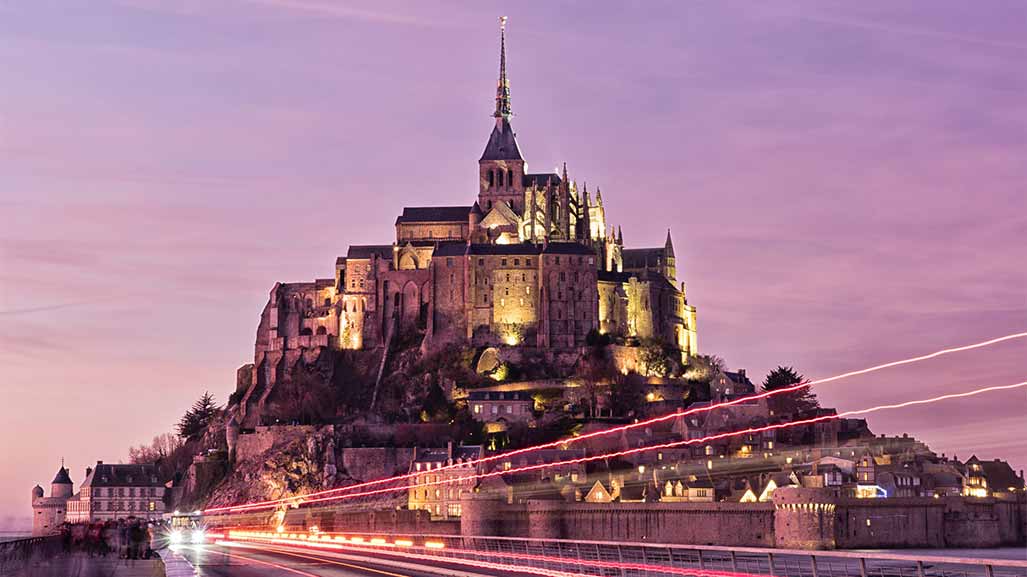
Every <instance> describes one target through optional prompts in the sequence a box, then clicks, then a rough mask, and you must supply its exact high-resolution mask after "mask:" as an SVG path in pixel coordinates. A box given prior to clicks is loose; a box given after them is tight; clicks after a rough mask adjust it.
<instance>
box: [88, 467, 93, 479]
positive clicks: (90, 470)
mask: <svg viewBox="0 0 1027 577" xmlns="http://www.w3.org/2000/svg"><path fill="white" fill-rule="evenodd" d="M92 474H93V468H92V467H86V477H88V476H89V475H92Z"/></svg>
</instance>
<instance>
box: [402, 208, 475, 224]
mask: <svg viewBox="0 0 1027 577" xmlns="http://www.w3.org/2000/svg"><path fill="white" fill-rule="evenodd" d="M470 212H471V207H469V206H404V207H403V214H401V215H399V216H398V217H396V224H401V223H405V222H460V223H465V222H467V215H468V213H470Z"/></svg>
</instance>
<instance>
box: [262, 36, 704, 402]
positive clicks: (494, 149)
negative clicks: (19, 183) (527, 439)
mask: <svg viewBox="0 0 1027 577" xmlns="http://www.w3.org/2000/svg"><path fill="white" fill-rule="evenodd" d="M511 110H512V109H511V99H510V82H509V79H508V77H507V68H506V35H505V28H504V30H503V32H502V34H501V39H500V70H499V81H498V83H497V88H496V96H495V111H494V113H493V117H494V120H495V122H494V125H493V126H492V129H491V133H490V134H489V137H488V141H487V142H486V145H485V149H484V151H483V153H482V155H481V158H479V160H478V167H477V174H478V190H477V194H476V196H475V198H474V199H473V201H472V202H471V203H470V204H468V205H462V206H408V207H404V208H403V209H402V212H401V213H400V215H399V216H398V217H397V218H396V221H395V230H394V232H395V237H394V239H393V240H392V241H391V242H390V243H388V244H380V245H360V246H351V247H349V250H348V251H347V253H346V256H344V257H339V258H337V260H336V263H335V272H334V276H333V277H332V278H323V279H317V280H315V281H313V282H305V283H278V284H276V285H275V286H274V287H273V288H272V290H271V293H270V297H269V299H268V302H267V305H266V306H265V308H264V310H263V313H262V314H261V318H260V324H259V326H258V329H257V339H256V347H255V359H254V367H253V369H252V370H253V375H252V379H250V381H251V382H252V383H253V388H254V389H255V390H259V391H265V392H266V391H268V390H269V389H270V388H271V387H273V385H274V382H275V381H277V380H278V379H279V378H282V377H283V376H287V375H288V373H289V372H290V370H291V368H292V367H293V366H294V365H295V363H296V361H297V360H298V359H299V358H300V357H301V356H302V355H304V354H305V353H309V352H310V351H317V350H319V349H320V348H323V347H333V348H338V349H377V348H384V349H386V350H387V349H388V347H389V346H390V343H391V342H392V340H393V339H394V337H396V336H397V335H400V336H405V337H414V338H416V339H419V341H420V342H421V343H422V344H423V346H424V347H425V349H426V350H430V349H437V348H438V347H441V346H443V345H445V344H448V343H469V344H474V345H481V344H507V345H524V346H534V347H542V348H550V349H562V350H567V349H573V348H574V347H579V346H581V345H583V344H585V339H586V336H587V335H588V334H589V333H590V332H591V331H593V330H597V331H600V332H604V333H614V334H619V335H623V336H625V337H638V338H658V339H661V340H664V341H666V342H667V343H671V344H673V345H674V346H675V347H676V348H678V349H679V350H680V352H681V354H682V356H683V357H687V356H688V355H694V354H696V352H697V338H696V311H695V307H693V306H692V305H690V304H688V300H687V298H686V293H685V284H684V283H683V282H679V281H678V278H677V276H678V271H679V268H680V266H679V263H678V262H677V260H676V256H675V253H674V246H673V243H672V241H671V237H670V231H669V230H668V233H667V237H666V242H665V243H664V246H662V247H656V248H638V249H629V248H625V246H624V235H623V232H622V231H621V229H620V227H617V228H616V233H614V229H613V227H612V226H611V225H610V224H609V223H608V222H607V215H606V209H605V207H604V205H603V196H602V192H601V191H600V190H599V189H598V188H597V189H596V191H595V197H594V198H593V197H592V194H591V193H590V192H589V191H588V189H587V187H586V185H585V184H584V183H581V184H580V185H579V183H578V182H577V181H576V180H574V179H572V178H571V177H570V176H569V174H568V170H567V167H566V164H565V165H564V166H563V169H562V170H561V171H560V172H559V173H556V172H553V173H549V172H540V173H535V172H530V171H529V169H528V163H527V161H526V160H525V158H524V156H523V155H522V153H521V148H520V146H519V144H518V141H517V136H516V134H515V132H514V129H513V126H512V124H511V116H512V112H511ZM404 342H410V339H409V338H407V339H404Z"/></svg>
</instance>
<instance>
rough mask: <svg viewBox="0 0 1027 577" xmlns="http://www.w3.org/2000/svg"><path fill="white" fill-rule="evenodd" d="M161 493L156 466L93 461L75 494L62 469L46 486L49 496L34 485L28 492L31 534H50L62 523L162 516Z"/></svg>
mask: <svg viewBox="0 0 1027 577" xmlns="http://www.w3.org/2000/svg"><path fill="white" fill-rule="evenodd" d="M164 492H165V486H164V484H163V483H161V482H160V479H159V478H158V476H157V467H156V465H152V464H138V465H120V464H119V465H107V464H104V462H103V461H97V462H96V467H87V468H86V476H85V479H84V480H83V481H82V485H81V487H79V492H78V493H75V492H74V485H73V484H72V482H71V477H70V475H69V474H68V470H67V469H65V468H64V467H63V466H62V467H61V468H60V470H59V471H57V476H56V477H54V480H53V483H51V485H50V496H49V497H44V496H43V489H42V487H40V486H38V485H36V487H34V488H33V489H32V513H33V514H32V534H33V535H47V534H50V533H54V532H56V531H57V530H58V528H59V527H60V525H61V524H62V523H64V522H65V521H67V522H69V523H83V522H91V521H106V520H111V519H120V518H127V517H141V518H146V519H157V518H160V516H161V515H162V514H163V513H164Z"/></svg>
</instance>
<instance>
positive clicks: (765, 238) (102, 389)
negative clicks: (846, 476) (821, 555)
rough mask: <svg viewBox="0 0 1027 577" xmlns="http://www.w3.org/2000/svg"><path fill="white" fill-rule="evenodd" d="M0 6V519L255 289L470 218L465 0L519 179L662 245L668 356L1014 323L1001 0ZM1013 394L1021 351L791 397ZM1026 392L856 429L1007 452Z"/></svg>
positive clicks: (173, 394) (1016, 184)
mask: <svg viewBox="0 0 1027 577" xmlns="http://www.w3.org/2000/svg"><path fill="white" fill-rule="evenodd" d="M986 6H987V9H986V10H985V9H982V5H980V4H977V3H967V2H961V1H953V2H941V1H927V0H924V1H920V2H905V1H893V0H887V1H886V0H881V1H879V2H825V1H810V2H759V3H757V2H720V1H717V2H713V1H710V2H678V1H668V2H662V3H660V2H638V3H634V2H632V3H617V4H613V3H599V2H594V1H584V0H583V1H581V2H572V1H546V2H542V1H539V2H515V3H514V2H510V3H499V2H479V1H473V2H472V1H467V2H445V3H434V2H406V3H403V2H389V3H382V2H372V1H368V2H344V1H343V0H116V1H115V0H78V1H74V0H67V1H58V0H50V1H34V0H0V391H2V393H3V396H2V398H3V403H2V405H0V438H2V439H3V447H4V448H3V450H2V453H0V525H3V524H4V519H5V518H9V517H17V518H22V517H25V518H27V517H28V516H29V515H30V509H29V504H30V490H31V488H32V486H33V485H34V484H36V483H40V484H42V485H44V487H47V489H48V488H49V486H48V484H49V482H50V480H51V479H52V478H53V476H54V473H55V472H56V470H57V468H58V466H59V463H60V459H61V457H65V458H66V460H67V462H68V464H69V466H70V467H71V475H72V478H73V479H74V481H75V482H76V486H77V483H78V482H80V481H81V480H82V477H83V470H84V468H85V467H86V466H87V465H88V464H90V463H91V462H95V461H96V460H104V461H108V462H116V461H118V460H123V459H126V458H127V449H128V447H129V446H130V445H134V444H139V443H143V442H147V441H148V440H149V439H150V438H152V437H153V436H154V435H156V434H158V433H161V432H165V431H168V430H170V429H171V427H172V426H173V424H174V423H175V421H176V420H177V419H178V417H179V416H180V415H181V414H182V412H184V410H185V409H186V408H187V407H188V405H189V404H190V403H192V402H193V401H194V400H195V399H196V398H198V397H199V396H200V395H201V394H202V393H203V392H204V391H205V390H209V391H211V392H213V393H214V394H215V395H216V396H217V398H218V399H219V400H220V401H221V402H224V401H225V400H226V399H227V397H228V394H229V393H230V392H231V391H232V389H233V387H234V378H235V369H236V368H237V367H238V366H239V365H241V364H243V363H246V362H249V361H251V360H252V355H253V348H252V347H253V338H254V334H255V330H256V325H257V320H258V316H259V314H260V310H261V307H262V306H263V304H264V302H265V301H266V299H267V296H268V291H269V290H270V289H271V287H272V285H273V284H274V282H275V281H308V280H312V279H314V278H324V277H331V276H332V274H333V270H334V268H333V265H334V259H335V257H336V256H337V255H340V254H345V252H346V247H347V246H348V245H349V244H362V243H388V242H391V240H392V239H393V236H394V229H393V222H394V220H395V217H396V215H397V214H398V213H399V212H400V211H401V209H402V207H403V206H404V205H432V204H437V205H457V204H470V203H471V202H472V201H473V200H474V198H475V195H476V191H477V189H476V186H477V180H476V179H477V174H478V173H477V160H478V157H479V156H480V155H481V151H482V149H483V148H484V145H485V142H486V140H487V137H488V134H489V131H490V129H491V126H492V122H493V120H492V118H491V116H490V114H491V112H492V110H493V108H494V103H493V96H494V93H495V81H496V73H497V66H498V25H497V21H496V19H497V17H498V16H499V15H500V14H506V15H507V16H509V18H510V20H509V23H508V51H509V74H510V79H511V91H512V101H513V111H514V119H513V124H514V127H515V129H516V130H517V133H518V139H519V143H520V146H521V150H522V151H523V153H524V155H525V157H526V158H527V160H528V162H529V163H530V165H531V169H532V171H535V172H542V171H545V170H547V169H551V168H552V167H554V166H556V165H557V164H558V163H562V162H564V161H566V162H567V165H568V169H569V171H570V175H571V177H572V178H575V179H576V180H578V181H579V183H580V182H582V181H586V182H587V183H588V186H589V189H590V190H593V189H594V187H601V188H602V191H603V198H604V200H605V202H606V207H607V215H608V219H609V220H610V221H611V222H612V223H613V224H616V225H621V226H622V227H623V230H624V239H625V243H626V244H627V245H628V246H629V247H639V246H650V245H660V244H662V242H663V239H664V236H665V235H666V230H667V228H668V227H669V228H671V229H672V230H673V238H674V243H675V249H676V252H677V257H678V276H679V279H682V280H685V281H687V283H688V298H689V302H690V303H691V304H694V305H695V306H696V307H698V314H699V321H698V329H699V346H700V349H701V351H702V352H705V353H711V354H716V355H719V356H721V357H723V358H724V359H726V361H727V363H728V365H729V366H731V367H735V368H737V367H743V368H746V369H748V370H749V372H750V373H751V374H752V375H753V377H754V380H755V379H756V378H758V379H760V380H762V378H763V375H764V374H765V373H766V372H767V371H768V370H769V369H772V368H773V367H774V366H776V365H778V364H785V365H793V366H795V367H796V368H797V369H798V370H799V371H800V372H802V373H803V374H805V375H807V376H809V377H824V376H829V375H832V374H835V373H839V372H843V371H847V370H852V369H856V368H861V367H863V366H866V365H871V364H876V363H880V362H885V361H889V360H894V359H898V358H903V357H906V356H911V355H915V354H922V353H926V352H931V351H933V350H936V349H939V348H943V347H946V346H954V345H959V344H965V343H970V342H973V341H976V340H983V339H985V338H989V337H994V336H1000V335H1003V334H1006V333H1012V332H1019V331H1024V330H1027V289H1025V286H1027V98H1025V94H1027V67H1025V66H1024V61H1025V60H1027V3H1024V2H1021V1H1018V0H1009V1H1005V2H1003V1H999V0H995V1H991V2H988V3H987V4H986ZM1023 380H1027V339H1025V340H1021V341H1013V342H1010V343H1005V344H1002V345H999V346H996V347H994V348H992V349H988V350H981V351H977V352H973V353H967V354H964V355H959V356H952V357H947V358H946V359H944V360H938V361H931V362H928V363H924V364H920V365H916V366H915V367H907V368H904V369H902V370H893V371H888V372H881V373H877V374H876V375H874V376H873V377H863V378H859V379H852V380H846V381H840V382H837V383H832V384H830V385H825V386H824V387H823V389H821V390H820V391H819V394H820V398H821V400H822V401H823V402H824V404H826V405H828V406H836V407H838V408H839V409H840V410H848V409H859V408H863V407H866V406H870V405H872V404H876V403H880V402H891V401H900V400H907V399H912V398H919V397H926V396H931V395H934V394H940V393H943V392H951V391H957V390H960V389H966V388H973V387H976V386H985V385H1001V384H1009V383H1014V382H1018V381H1023ZM1025 413H1027V393H1024V392H1023V390H1021V391H1019V392H1011V393H1002V394H993V395H990V396H986V397H979V398H976V399H974V400H972V401H964V402H952V403H949V404H946V405H934V406H931V407H923V408H918V409H910V410H906V411H901V412H893V413H881V414H878V415H875V416H873V417H872V418H871V419H870V424H871V428H872V429H873V430H874V432H876V433H879V434H880V433H888V434H896V433H903V432H909V433H910V434H913V435H915V436H917V437H918V438H921V439H923V440H925V441H926V442H928V443H929V444H930V445H931V447H932V448H933V449H934V450H935V451H937V452H939V453H942V452H944V453H946V454H948V455H952V454H953V453H954V454H956V455H958V456H959V457H960V458H962V459H965V458H967V457H969V456H970V454H971V453H974V452H975V453H976V454H977V455H978V456H979V457H981V458H988V459H990V458H995V457H1002V458H1006V459H1009V460H1011V461H1012V463H1013V466H1014V468H1015V469H1017V470H1019V469H1023V468H1025V467H1027V442H1025V441H1024V432H1025V431H1027V425H1025V418H1024V414H1025Z"/></svg>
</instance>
